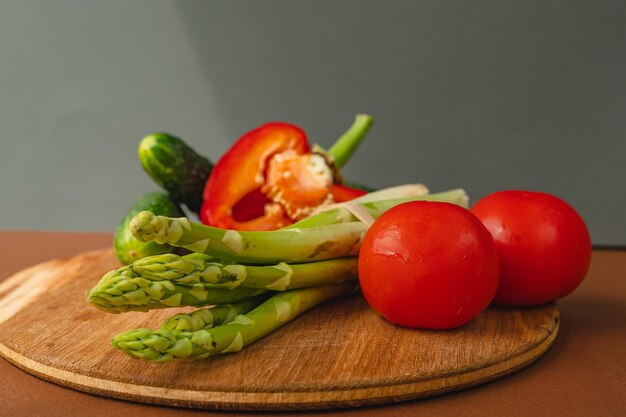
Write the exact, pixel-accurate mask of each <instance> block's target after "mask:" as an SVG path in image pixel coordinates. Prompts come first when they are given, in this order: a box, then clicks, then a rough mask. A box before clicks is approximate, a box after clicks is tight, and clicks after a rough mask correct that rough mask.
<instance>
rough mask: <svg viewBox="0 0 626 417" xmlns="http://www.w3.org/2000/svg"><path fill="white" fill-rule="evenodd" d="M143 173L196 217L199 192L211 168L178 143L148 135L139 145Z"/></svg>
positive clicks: (165, 136)
mask: <svg viewBox="0 0 626 417" xmlns="http://www.w3.org/2000/svg"><path fill="white" fill-rule="evenodd" d="M137 153H138V155H139V162H140V163H141V166H142V167H143V169H144V170H145V171H146V172H147V173H148V175H150V177H152V179H153V180H154V181H155V182H156V183H157V184H159V185H160V186H161V187H162V188H163V189H164V190H165V191H167V192H168V193H169V195H170V197H171V199H172V200H173V201H174V202H175V203H177V204H184V205H185V206H187V208H188V209H189V210H191V211H192V212H194V213H196V214H198V212H199V211H200V207H201V206H202V191H203V190H204V184H205V183H206V180H207V178H208V177H209V174H210V173H211V170H212V169H213V164H212V163H211V161H209V160H208V159H206V158H205V157H203V156H201V155H198V154H197V153H196V152H195V151H194V150H193V149H192V148H191V147H189V146H188V145H187V144H186V143H185V142H183V141H182V140H181V139H179V138H177V137H175V136H172V135H169V134H167V133H152V134H150V135H148V136H146V137H145V138H143V139H142V140H141V142H139V149H138V152H137Z"/></svg>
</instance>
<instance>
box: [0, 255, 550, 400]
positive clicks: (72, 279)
mask: <svg viewBox="0 0 626 417" xmlns="http://www.w3.org/2000/svg"><path fill="white" fill-rule="evenodd" d="M117 267H119V264H118V262H117V260H116V259H115V257H114V255H113V251H112V250H109V249H104V250H99V251H93V252H88V253H84V254H81V255H79V256H76V257H74V258H71V259H67V260H54V261H49V262H46V263H43V264H39V265H36V266H34V267H31V268H29V269H26V270H24V271H22V272H19V273H17V274H15V275H14V276H12V277H11V278H9V279H8V280H7V281H5V282H4V283H2V285H0V354H1V355H2V356H4V357H5V358H6V359H7V360H8V361H10V362H12V363H13V364H15V365H16V366H18V367H20V368H22V369H24V370H25V371H26V372H29V373H31V374H33V375H36V376H39V377H41V378H43V379H45V380H48V381H51V382H54V383H57V384H59V385H63V386H67V387H71V388H75V389H78V390H81V391H86V392H90V393H94V394H100V395H105V396H110V397H115V398H122V399H128V400H135V401H142V402H149V403H159V404H168V405H174V406H183V407H199V408H216V409H240V410H241V409H250V410H259V409H265V410H287V409H323V408H334V407H353V406H362V405H370V404H381V403H388V402H395V401H403V400H409V399H414V398H419V397H425V396H431V395H436V394H441V393H444V392H449V391H453V390H459V389H464V388H467V387H471V386H474V385H478V384H481V383H484V382H487V381H490V380H494V379H496V378H500V377H503V376H505V375H507V374H510V373H512V372H515V371H517V370H519V369H521V368H523V367H524V366H526V365H528V364H530V363H531V362H532V361H534V360H535V359H537V358H538V357H539V356H540V355H541V354H543V353H544V352H545V351H546V350H547V349H548V348H549V347H550V345H551V344H552V342H553V341H554V339H555V337H556V335H557V331H558V327H559V313H558V310H557V309H556V307H555V306H554V305H547V306H543V307H537V308H532V309H501V308H490V309H488V310H487V311H485V312H484V313H482V314H481V315H479V317H477V318H476V319H475V320H473V321H472V322H471V323H470V324H469V325H467V326H464V327H463V328H461V329H456V330H451V331H436V332H435V331H421V330H410V329H404V328H400V327H396V326H393V325H391V324H389V323H388V322H386V321H385V320H383V319H382V318H380V317H379V316H378V315H377V314H376V313H374V312H373V311H372V310H370V309H369V308H368V307H367V304H366V303H365V301H364V300H363V299H362V297H361V296H360V295H355V296H352V297H349V298H344V299H341V300H336V301H334V302H330V303H327V304H325V305H323V306H320V307H318V308H316V309H314V310H311V311H309V312H308V313H306V314H305V315H303V316H301V317H300V318H298V319H297V320H295V321H294V322H292V323H290V324H288V325H286V326H285V327H283V328H282V329H279V330H278V331H276V332H274V333H273V334H271V335H269V336H268V337H266V338H264V339H262V340H261V341H259V342H257V343H255V344H253V345H251V346H249V347H247V348H245V349H244V350H243V351H241V352H240V353H236V354H228V355H222V356H217V357H213V358H208V359H204V360H197V361H177V362H170V363H165V364H154V363H147V362H143V361H139V360H134V359H131V358H130V357H128V356H126V355H124V354H123V353H122V352H120V351H118V350H115V349H113V348H111V346H110V339H111V336H113V335H114V334H117V333H120V332H123V331H125V330H129V329H133V328H137V327H157V326H158V323H159V322H160V321H161V320H163V319H165V318H166V317H168V316H170V315H172V314H174V313H173V311H172V310H161V311H151V312H149V313H126V314H118V315H111V314H106V313H103V312H101V311H99V310H96V309H95V308H93V307H91V306H90V305H89V304H87V303H86V302H85V297H84V292H85V291H86V290H87V289H89V288H91V287H92V286H93V285H95V283H96V282H97V281H98V280H99V278H100V277H101V276H102V275H103V274H104V273H105V272H107V271H109V270H111V269H115V268H117ZM178 311H180V310H177V312H178Z"/></svg>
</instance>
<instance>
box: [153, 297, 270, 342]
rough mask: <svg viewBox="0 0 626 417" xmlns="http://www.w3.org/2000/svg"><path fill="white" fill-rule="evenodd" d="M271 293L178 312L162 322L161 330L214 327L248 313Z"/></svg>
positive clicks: (206, 328) (190, 329) (180, 330)
mask: <svg viewBox="0 0 626 417" xmlns="http://www.w3.org/2000/svg"><path fill="white" fill-rule="evenodd" d="M269 295H270V294H269V293H265V294H261V295H257V296H255V297H252V298H248V299H246V300H243V301H239V302H237V303H232V304H225V305H221V306H214V307H211V308H200V309H198V310H196V311H194V312H191V313H187V314H185V313H178V314H175V315H173V316H172V317H170V318H169V319H167V320H165V321H164V322H163V323H162V324H161V330H170V331H172V332H175V333H176V332H195V331H197V330H202V329H204V330H208V329H211V328H213V327H217V326H221V325H223V324H226V323H229V322H231V321H233V319H234V318H235V317H237V316H238V315H240V314H246V313H247V312H249V311H250V310H252V309H253V308H256V307H258V306H259V304H261V303H262V302H263V301H265V300H267V299H268V298H269Z"/></svg>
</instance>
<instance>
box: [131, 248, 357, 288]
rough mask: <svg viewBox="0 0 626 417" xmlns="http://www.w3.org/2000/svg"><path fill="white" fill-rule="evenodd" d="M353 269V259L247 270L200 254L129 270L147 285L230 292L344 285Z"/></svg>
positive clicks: (145, 262) (149, 260)
mask: <svg viewBox="0 0 626 417" xmlns="http://www.w3.org/2000/svg"><path fill="white" fill-rule="evenodd" d="M357 268H358V259H357V258H356V257H349V258H339V259H330V260H326V261H317V262H310V263H306V264H295V265H289V264H286V263H285V262H280V263H278V264H276V265H265V266H250V265H238V264H226V265H225V264H222V263H219V262H216V260H215V258H213V257H211V256H209V255H205V254H201V253H193V254H190V255H185V256H178V255H175V254H164V255H163V256H160V255H156V256H148V257H146V258H143V259H139V260H137V261H135V262H134V263H133V264H132V265H131V266H130V269H132V271H133V272H134V273H135V274H137V276H139V277H141V278H144V279H147V280H149V281H157V282H158V281H164V280H168V281H171V282H172V283H174V284H184V285H193V284H206V286H207V288H230V289H232V288H236V287H239V286H240V287H242V288H258V289H263V290H274V291H285V290H287V289H293V288H301V287H313V286H317V285H328V284H336V283H339V282H343V281H347V280H350V279H354V278H355V277H356V274H357ZM122 269H124V268H122Z"/></svg>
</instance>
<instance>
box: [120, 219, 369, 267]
mask: <svg viewBox="0 0 626 417" xmlns="http://www.w3.org/2000/svg"><path fill="white" fill-rule="evenodd" d="M130 229H131V232H132V233H133V236H135V237H136V238H137V239H139V240H141V241H143V242H151V241H154V242H157V243H169V244H171V245H173V246H179V247H183V248H186V249H189V250H191V251H192V252H197V253H205V254H207V255H211V256H216V257H219V258H221V259H229V260H232V261H235V262H241V263H248V264H269V263H279V262H289V263H300V262H314V261H319V260H324V259H333V258H339V257H344V256H353V255H356V254H357V253H358V252H359V248H360V246H361V241H362V239H363V236H364V235H365V231H366V229H367V227H366V226H365V225H364V224H362V223H360V222H349V223H342V224H335V225H330V226H322V227H309V228H306V229H298V228H292V229H283V230H275V231H271V232H240V231H236V230H224V229H219V228H216V227H211V226H206V225H203V224H200V223H195V222H190V221H189V220H188V219H187V218H185V217H180V218H172V217H166V216H157V215H155V214H154V213H152V212H149V211H142V212H141V213H139V214H137V215H136V216H135V217H134V218H133V219H132V220H131V222H130Z"/></svg>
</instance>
